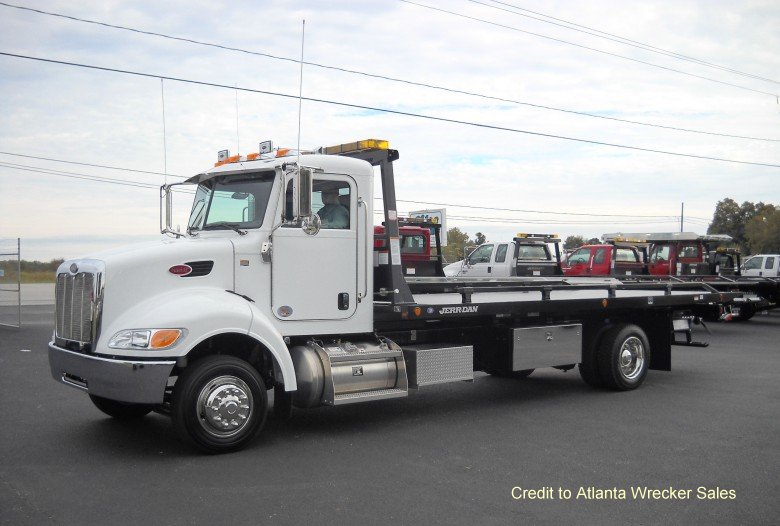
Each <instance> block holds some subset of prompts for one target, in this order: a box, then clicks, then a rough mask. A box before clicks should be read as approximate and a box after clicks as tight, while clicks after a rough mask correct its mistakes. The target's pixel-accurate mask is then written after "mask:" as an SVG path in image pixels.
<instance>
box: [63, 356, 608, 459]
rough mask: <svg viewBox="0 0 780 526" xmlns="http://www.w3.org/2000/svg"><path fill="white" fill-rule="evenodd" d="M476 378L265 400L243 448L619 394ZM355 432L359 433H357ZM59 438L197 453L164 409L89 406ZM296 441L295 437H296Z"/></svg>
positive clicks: (128, 449) (134, 453) (547, 382)
mask: <svg viewBox="0 0 780 526" xmlns="http://www.w3.org/2000/svg"><path fill="white" fill-rule="evenodd" d="M478 375H479V376H477V377H476V378H475V381H474V382H457V383H452V384H443V385H438V386H430V387H427V388H424V389H420V390H419V392H417V391H415V390H412V391H410V394H409V397H407V398H401V399H396V400H387V401H375V402H368V403H362V404H355V405H347V406H340V407H318V408H313V409H308V410H303V409H294V411H293V416H292V418H291V419H289V420H281V419H278V418H276V417H275V416H274V415H273V412H272V410H271V408H270V407H269V415H268V420H267V421H266V424H265V427H264V429H263V430H262V431H261V433H260V435H259V436H258V437H257V439H256V440H255V441H254V442H253V443H252V445H250V446H249V448H248V449H249V450H253V449H255V448H258V450H262V448H276V447H277V446H278V447H280V448H281V447H284V445H285V444H288V443H289V442H290V441H291V440H293V439H297V440H300V439H301V438H302V437H303V439H304V441H307V442H311V443H312V444H316V443H317V442H318V441H320V440H322V439H324V438H333V437H334V436H340V435H350V434H361V433H365V432H369V433H377V434H381V433H382V432H383V430H386V429H388V428H391V429H396V428H398V426H403V427H404V428H406V429H408V430H409V431H410V432H413V430H414V429H415V427H417V426H426V427H428V426H431V425H434V426H435V425H439V424H443V425H444V424H446V425H447V426H449V425H453V424H454V425H456V426H457V425H462V426H470V425H473V422H474V421H475V419H476V418H477V417H480V416H483V415H485V414H487V413H493V412H495V413H496V414H500V413H506V412H508V411H509V412H513V413H514V412H521V411H523V410H528V408H529V406H531V405H533V407H534V410H535V411H545V410H552V409H553V408H554V407H556V405H557V404H558V403H559V402H560V400H561V399H569V398H571V399H572V400H574V399H575V397H576V400H578V403H583V404H587V403H588V400H589V399H591V398H593V397H597V398H603V399H604V400H605V402H606V401H607V400H606V399H607V398H610V399H611V396H610V395H613V394H618V393H612V392H609V391H604V390H596V389H592V388H590V387H589V386H587V385H585V384H584V383H583V382H582V381H581V380H580V378H579V374H578V373H577V372H576V369H575V370H572V371H569V372H568V373H562V372H559V371H542V372H538V371H537V372H536V373H535V374H534V376H531V377H529V378H526V379H522V380H517V379H510V378H498V377H491V376H487V375H482V374H481V373H478ZM356 436H357V435H356ZM58 440H59V441H69V442H70V443H69V447H71V448H73V449H74V450H77V451H78V450H81V451H84V450H89V451H90V455H91V456H93V458H94V457H95V456H97V457H98V458H99V457H101V456H106V457H111V458H112V459H114V461H116V460H121V459H122V457H126V458H128V459H132V458H138V457H139V456H141V457H147V458H148V457H150V456H159V457H168V458H181V457H191V456H199V454H198V453H197V452H196V451H194V450H193V449H192V448H190V447H189V446H188V445H186V444H184V443H182V442H181V441H179V440H178V438H177V436H176V433H175V431H174V429H173V426H172V424H171V422H170V420H169V418H168V417H166V416H163V415H158V414H150V415H148V416H146V417H144V418H142V419H140V420H136V421H131V422H127V421H119V420H115V419H112V418H109V417H105V418H103V417H102V415H100V414H98V413H95V415H94V420H89V421H88V422H87V423H86V424H85V425H83V426H74V427H69V429H68V432H66V433H64V434H63V433H62V429H60V434H59V437H58ZM296 444H297V445H296V447H300V441H299V442H297V443H296Z"/></svg>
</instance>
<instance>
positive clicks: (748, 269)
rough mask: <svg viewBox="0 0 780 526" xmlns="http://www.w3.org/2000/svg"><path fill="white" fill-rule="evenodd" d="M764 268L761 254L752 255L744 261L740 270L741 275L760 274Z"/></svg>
mask: <svg viewBox="0 0 780 526" xmlns="http://www.w3.org/2000/svg"><path fill="white" fill-rule="evenodd" d="M763 268H764V258H763V256H753V257H752V258H750V259H748V260H747V261H746V262H745V269H744V270H743V271H742V275H743V276H760V275H761V274H762V272H763Z"/></svg>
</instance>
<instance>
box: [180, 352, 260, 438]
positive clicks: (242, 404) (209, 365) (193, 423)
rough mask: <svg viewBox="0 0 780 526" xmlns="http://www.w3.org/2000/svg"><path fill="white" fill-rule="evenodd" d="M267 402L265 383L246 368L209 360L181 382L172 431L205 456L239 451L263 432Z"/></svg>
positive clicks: (234, 360)
mask: <svg viewBox="0 0 780 526" xmlns="http://www.w3.org/2000/svg"><path fill="white" fill-rule="evenodd" d="M267 396H268V395H267V394H266V389H265V385H264V383H263V379H262V378H261V376H260V374H259V373H258V372H257V370H256V369H255V368H254V367H252V366H251V365H249V364H248V363H247V362H245V361H244V360H240V359H238V358H235V357H233V356H210V357H208V358H204V359H203V360H200V361H198V362H196V363H195V364H193V365H192V366H190V367H189V368H187V369H186V370H185V371H184V372H183V373H182V374H181V376H179V379H178V381H177V382H176V385H175V386H174V391H173V408H172V412H171V417H172V419H173V425H174V428H175V429H176V433H177V434H178V435H179V437H180V438H181V439H182V440H184V441H185V442H189V443H190V444H192V445H194V446H195V447H196V448H198V449H200V450H201V451H204V452H207V453H223V452H227V451H236V450H238V449H241V448H243V447H245V446H246V445H247V444H248V443H249V442H250V441H251V440H252V439H253V438H254V436H255V435H256V434H257V432H258V431H260V428H262V427H263V424H264V423H265V418H266V413H267V405H268V397H267Z"/></svg>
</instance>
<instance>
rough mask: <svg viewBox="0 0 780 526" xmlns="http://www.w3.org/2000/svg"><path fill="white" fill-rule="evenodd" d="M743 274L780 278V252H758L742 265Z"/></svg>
mask: <svg viewBox="0 0 780 526" xmlns="http://www.w3.org/2000/svg"><path fill="white" fill-rule="evenodd" d="M741 270H742V275H743V276H751V277H758V278H775V279H776V278H780V254H756V255H755V256H750V257H749V258H748V259H746V260H745V263H744V264H743V265H742V268H741Z"/></svg>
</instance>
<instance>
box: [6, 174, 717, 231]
mask: <svg viewBox="0 0 780 526" xmlns="http://www.w3.org/2000/svg"><path fill="white" fill-rule="evenodd" d="M0 167H1V168H9V169H13V170H20V171H25V172H31V173H38V174H43V175H52V176H58V177H67V178H70V179H80V180H85V181H91V182H98V183H109V184H115V185H120V186H129V187H135V188H144V189H155V190H158V189H159V188H160V187H159V185H156V184H153V183H144V182H140V181H128V180H126V179H114V178H109V177H102V176H94V175H87V174H83V173H78V172H66V171H62V170H53V169H48V168H41V167H36V166H29V165H21V164H15V163H7V162H0ZM174 191H175V192H180V193H186V194H194V193H195V192H193V191H190V190H184V189H174ZM374 199H375V200H377V201H381V199H380V198H374ZM399 201H400V200H399ZM414 202H415V203H417V202H418V201H414ZM449 206H452V207H458V206H461V205H449ZM464 207H467V208H484V209H488V208H487V207H471V206H464ZM496 210H503V211H514V212H535V213H549V214H555V215H577V216H579V215H592V216H598V215H599V214H580V213H566V212H537V211H527V210H526V211H523V210H513V209H496ZM374 214H377V215H379V214H384V212H383V211H381V210H375V211H374ZM601 215H605V214H601ZM447 217H448V219H452V220H464V221H476V222H483V223H527V224H550V225H552V224H554V225H573V224H592V225H604V224H615V223H616V222H618V223H620V224H631V225H645V224H668V223H675V224H676V223H679V217H678V216H636V215H634V216H629V215H626V216H625V217H628V218H629V219H621V220H614V219H612V220H603V221H597V220H582V219H579V218H577V219H572V220H570V221H567V220H559V219H544V218H534V219H529V218H507V217H479V216H468V215H457V214H450V215H448V216H447ZM613 217H617V216H613ZM641 218H646V219H660V220H659V221H647V220H645V219H641ZM686 219H687V218H686ZM691 222H693V221H691ZM707 224H709V223H707Z"/></svg>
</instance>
